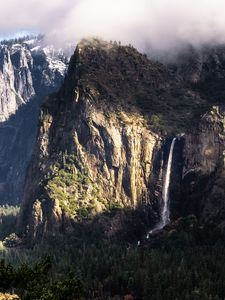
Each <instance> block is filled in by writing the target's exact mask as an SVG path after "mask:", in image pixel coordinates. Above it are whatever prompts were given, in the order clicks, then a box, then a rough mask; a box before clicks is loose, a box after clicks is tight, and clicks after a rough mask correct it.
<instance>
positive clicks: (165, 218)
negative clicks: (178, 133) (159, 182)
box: [160, 138, 176, 228]
mask: <svg viewBox="0 0 225 300" xmlns="http://www.w3.org/2000/svg"><path fill="white" fill-rule="evenodd" d="M175 142H176V138H173V140H172V143H171V146H170V152H169V158H168V162H167V168H166V177H165V183H164V186H163V194H162V198H163V209H162V215H161V221H160V223H161V228H163V227H164V226H165V225H166V224H168V223H169V221H170V210H169V192H170V174H171V167H172V162H173V149H174V145H175Z"/></svg>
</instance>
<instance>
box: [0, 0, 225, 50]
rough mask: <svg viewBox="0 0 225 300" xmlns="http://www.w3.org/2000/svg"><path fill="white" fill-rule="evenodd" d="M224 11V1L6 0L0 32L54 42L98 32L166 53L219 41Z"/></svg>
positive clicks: (224, 28)
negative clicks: (33, 35) (27, 34)
mask: <svg viewBox="0 0 225 300" xmlns="http://www.w3.org/2000/svg"><path fill="white" fill-rule="evenodd" d="M15 8H16V14H13V13H12V12H13V11H14V10H15ZM224 11H225V2H224V1H223V0H214V1H210V0H198V1H194V0H180V1H177V0H75V1H74V0H49V1H48V2H46V1H43V0H32V1H30V0H22V1H20V5H19V6H18V1H17V0H9V1H7V2H6V3H4V6H3V7H2V8H1V11H0V36H7V35H10V34H12V33H14V32H18V31H24V30H29V31H31V32H40V33H43V34H45V36H46V37H47V39H48V40H49V42H51V43H56V44H58V45H64V44H65V43H67V42H72V43H74V44H76V43H77V42H78V41H79V40H80V39H81V38H83V37H90V36H97V37H101V38H103V39H106V40H120V41H121V42H122V44H129V43H131V44H132V45H134V46H135V47H137V48H138V50H140V51H146V49H147V51H149V49H151V50H152V51H153V52H159V53H164V52H166V53H168V52H171V51H174V49H179V48H182V47H183V46H184V45H186V44H191V45H193V46H195V47H201V46H202V45H205V44H221V43H224V42H225V18H224Z"/></svg>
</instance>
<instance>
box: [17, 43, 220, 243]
mask: <svg viewBox="0 0 225 300" xmlns="http://www.w3.org/2000/svg"><path fill="white" fill-rule="evenodd" d="M204 51H205V50H204ZM210 51H214V50H212V49H211V50H210ZM210 51H209V50H207V52H206V54H204V52H202V54H201V57H204V60H202V61H201V68H200V67H199V68H198V72H197V71H196V68H195V61H198V60H199V58H198V57H199V56H198V55H197V54H194V56H193V57H192V61H191V62H190V61H189V59H187V57H185V58H184V60H183V62H182V63H180V62H179V64H177V65H173V66H164V65H162V64H159V63H157V62H153V61H150V60H149V59H148V58H147V57H146V56H145V55H142V54H140V53H138V52H137V51H136V50H135V49H134V48H133V47H131V46H129V47H124V46H121V45H118V44H115V43H106V42H104V41H99V40H96V39H94V40H91V41H90V40H83V41H82V42H81V43H80V44H78V46H77V48H76V51H75V53H74V55H73V56H72V59H71V61H70V65H69V69H68V73H67V76H66V77H65V80H64V82H63V85H62V87H61V89H60V90H59V92H58V93H55V94H53V95H50V96H49V97H47V98H46V100H45V101H44V103H43V105H42V109H41V114H40V119H39V120H40V126H39V131H38V135H37V140H36V146H35V149H34V154H33V158H32V161H31V163H30V165H29V168H28V173H27V178H26V183H25V188H24V194H23V202H22V210H21V214H20V220H19V227H20V230H22V231H24V230H27V231H28V233H29V236H30V237H31V238H32V239H35V238H36V237H38V236H43V235H48V234H50V235H51V234H53V235H55V234H57V233H60V232H65V231H66V230H71V227H73V225H76V224H77V223H79V222H83V221H84V222H86V221H87V222H91V221H92V220H93V219H94V218H95V217H96V218H97V220H98V222H100V223H101V224H103V225H104V226H103V227H104V232H105V233H106V234H107V236H108V237H111V236H112V235H113V234H115V233H116V232H118V231H120V230H122V228H123V223H124V218H125V217H124V216H125V212H126V211H127V210H129V209H130V210H133V211H137V210H138V209H142V211H144V212H148V216H149V217H148V223H149V224H148V225H150V226H152V227H153V226H154V225H156V224H157V222H159V221H160V211H162V200H163V199H162V198H163V197H162V192H163V184H164V181H165V176H166V169H167V164H168V157H169V152H170V145H171V141H172V140H173V138H174V137H176V143H175V144H174V149H173V158H172V161H171V174H170V186H169V189H170V190H169V191H168V193H169V196H170V197H169V205H168V209H170V215H171V219H175V218H178V217H179V216H181V215H188V214H193V213H194V214H196V215H197V216H198V217H199V218H200V219H202V220H212V219H213V218H216V216H218V215H221V214H217V213H216V214H215V215H213V214H212V212H216V211H217V212H218V211H220V208H222V207H223V206H222V204H221V203H223V202H224V198H223V193H224V188H223V187H222V185H223V176H224V175H223V173H224V172H223V169H224V167H223V164H224V156H223V155H224V109H223V100H222V99H221V100H220V101H218V99H217V98H216V97H215V100H213V99H214V96H216V94H213V92H212V91H211V90H210V93H209V92H208V91H207V90H206V89H205V88H204V85H205V84H206V83H207V82H212V81H210V80H211V79H212V77H211V76H210V70H209V69H208V67H209V66H210V68H211V69H212V70H218V73H216V74H217V75H216V76H217V77H218V78H220V79H221V78H224V77H223V76H224V75H223V72H222V69H221V72H220V71H219V69H218V62H217V61H218V59H215V57H216V56H215V55H213V56H211V54H210V53H211V52H210ZM218 51H219V50H218ZM204 55H208V56H207V57H208V59H207V58H206V57H205V56H204ZM218 57H219V59H220V63H219V66H221V63H222V61H224V60H223V55H222V54H221V53H220V52H219V54H218ZM196 72H197V73H196ZM213 72H214V71H213ZM219 74H220V75H219ZM210 78H211V79H210ZM218 80H219V79H218ZM213 84H215V82H213ZM214 92H215V91H214ZM220 95H221V96H222V95H223V90H222V87H221V94H220ZM217 96H218V95H217ZM218 195H219V196H218ZM220 195H221V197H220ZM217 196H218V197H217ZM216 197H217V200H216V201H215V202H214V200H213V199H215V198H216ZM218 199H219V200H218ZM213 203H214V204H215V209H214V210H212V209H211V206H212V205H214V204H213ZM112 211H113V212H114V215H113V217H110V218H108V220H109V222H108V224H107V225H106V223H107V222H106V219H107V218H106V217H105V213H106V212H112ZM115 211H116V213H115ZM221 211H222V212H223V209H222V210H221ZM98 217H99V218H98ZM143 219H144V218H143ZM143 219H142V221H143ZM135 222H136V220H135ZM74 227H75V226H74ZM152 227H151V228H152Z"/></svg>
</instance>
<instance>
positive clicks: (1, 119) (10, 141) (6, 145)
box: [0, 36, 71, 204]
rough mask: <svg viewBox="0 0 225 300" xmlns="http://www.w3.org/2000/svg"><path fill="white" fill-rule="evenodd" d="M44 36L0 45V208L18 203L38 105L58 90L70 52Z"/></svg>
mask: <svg viewBox="0 0 225 300" xmlns="http://www.w3.org/2000/svg"><path fill="white" fill-rule="evenodd" d="M67 50H68V52H67V53H65V51H64V50H63V49H57V48H55V47H54V46H52V45H50V46H49V45H47V44H46V43H45V42H44V39H43V36H37V37H25V38H20V39H13V40H9V41H1V42H0V204H3V203H11V204H13V203H15V202H18V201H19V200H20V197H21V193H22V189H23V181H24V175H25V170H26V167H27V163H28V161H29V160H30V158H31V154H32V151H33V143H34V139H35V136H36V128H37V124H38V112H39V107H40V105H41V102H42V101H43V99H44V98H45V96H46V95H48V94H49V93H52V92H55V91H57V90H58V88H59V87H60V85H61V83H62V81H63V79H64V75H65V72H66V70H67V64H68V61H69V56H70V55H69V52H70V51H71V49H67Z"/></svg>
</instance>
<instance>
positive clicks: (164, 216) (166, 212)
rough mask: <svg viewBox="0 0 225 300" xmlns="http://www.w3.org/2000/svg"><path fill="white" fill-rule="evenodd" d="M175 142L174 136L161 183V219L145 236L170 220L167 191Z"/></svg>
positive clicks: (168, 189) (168, 191) (168, 190)
mask: <svg viewBox="0 0 225 300" xmlns="http://www.w3.org/2000/svg"><path fill="white" fill-rule="evenodd" d="M175 142H176V138H173V140H172V143H171V145H170V152H169V156H168V162H167V167H166V176H165V180H164V184H163V192H162V200H163V207H162V211H161V220H160V222H159V223H158V224H157V225H156V226H155V227H154V228H153V229H152V230H150V231H149V232H148V234H147V236H146V238H147V239H148V238H149V235H150V234H152V233H154V232H155V231H156V230H159V229H162V228H163V227H164V226H165V225H166V224H168V223H169V221H170V210H169V196H170V195H169V193H170V175H171V168H172V163H173V149H174V145H175Z"/></svg>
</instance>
